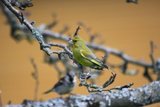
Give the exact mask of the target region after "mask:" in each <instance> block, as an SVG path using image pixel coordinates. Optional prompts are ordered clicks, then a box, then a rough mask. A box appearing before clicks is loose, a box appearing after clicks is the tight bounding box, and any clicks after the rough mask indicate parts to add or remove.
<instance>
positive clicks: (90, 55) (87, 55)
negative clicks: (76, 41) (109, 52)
mask: <svg viewBox="0 0 160 107" xmlns="http://www.w3.org/2000/svg"><path fill="white" fill-rule="evenodd" d="M80 54H81V55H82V57H83V58H85V59H87V60H88V61H90V62H92V63H94V64H96V65H99V66H101V64H100V63H99V62H98V61H97V60H98V59H97V58H96V56H95V55H94V54H93V53H92V51H90V50H88V51H86V50H82V49H81V50H80Z"/></svg>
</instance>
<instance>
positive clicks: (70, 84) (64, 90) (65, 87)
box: [44, 71, 76, 95]
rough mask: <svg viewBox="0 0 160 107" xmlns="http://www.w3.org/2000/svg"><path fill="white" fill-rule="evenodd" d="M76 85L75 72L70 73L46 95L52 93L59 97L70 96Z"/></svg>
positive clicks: (46, 92)
mask: <svg viewBox="0 0 160 107" xmlns="http://www.w3.org/2000/svg"><path fill="white" fill-rule="evenodd" d="M75 83H76V77H75V72H73V71H69V72H67V74H66V75H65V76H64V77H62V78H60V80H59V81H58V82H57V83H56V84H55V85H54V86H53V87H52V88H51V89H49V90H47V91H45V92H44V94H48V93H50V92H56V93H58V94H59V95H64V94H69V93H70V92H71V91H72V90H73V88H74V86H75Z"/></svg>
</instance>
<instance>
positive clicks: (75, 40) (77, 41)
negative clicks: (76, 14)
mask: <svg viewBox="0 0 160 107" xmlns="http://www.w3.org/2000/svg"><path fill="white" fill-rule="evenodd" d="M79 29H80V27H79V26H78V28H77V29H76V32H75V34H74V36H73V39H72V43H73V46H81V45H82V44H84V41H83V40H82V39H81V38H80V36H79V35H78V31H79Z"/></svg>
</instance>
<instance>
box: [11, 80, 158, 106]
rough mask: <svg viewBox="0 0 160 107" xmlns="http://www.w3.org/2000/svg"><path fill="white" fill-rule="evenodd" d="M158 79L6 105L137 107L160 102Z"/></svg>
mask: <svg viewBox="0 0 160 107" xmlns="http://www.w3.org/2000/svg"><path fill="white" fill-rule="evenodd" d="M159 89H160V81H154V82H152V83H150V84H148V85H145V86H142V87H140V88H136V89H128V88H123V89H122V90H116V91H111V92H103V93H93V94H90V95H87V96H85V95H71V96H69V97H67V98H64V99H63V98H56V99H50V100H47V101H42V102H34V101H29V100H25V101H24V103H23V104H21V105H8V107H17V106H18V107H24V106H25V107H139V106H144V105H149V104H153V103H157V102H160V91H159Z"/></svg>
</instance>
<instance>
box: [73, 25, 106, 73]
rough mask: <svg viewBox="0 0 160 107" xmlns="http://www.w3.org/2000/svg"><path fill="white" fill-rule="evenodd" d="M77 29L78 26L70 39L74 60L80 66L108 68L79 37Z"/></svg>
mask: <svg viewBox="0 0 160 107" xmlns="http://www.w3.org/2000/svg"><path fill="white" fill-rule="evenodd" d="M79 29H80V28H79V27H78V28H77V30H76V32H75V34H74V37H73V39H72V42H73V45H72V52H73V57H74V59H75V61H76V62H78V63H79V64H80V65H82V66H87V67H90V68H93V69H97V70H103V68H107V69H108V66H107V65H105V64H104V63H103V62H102V61H101V60H100V59H98V58H97V57H96V56H95V54H94V53H93V52H92V51H91V50H90V49H89V48H88V47H87V45H86V44H85V42H84V40H82V39H81V38H80V37H79V35H78V30H79Z"/></svg>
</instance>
